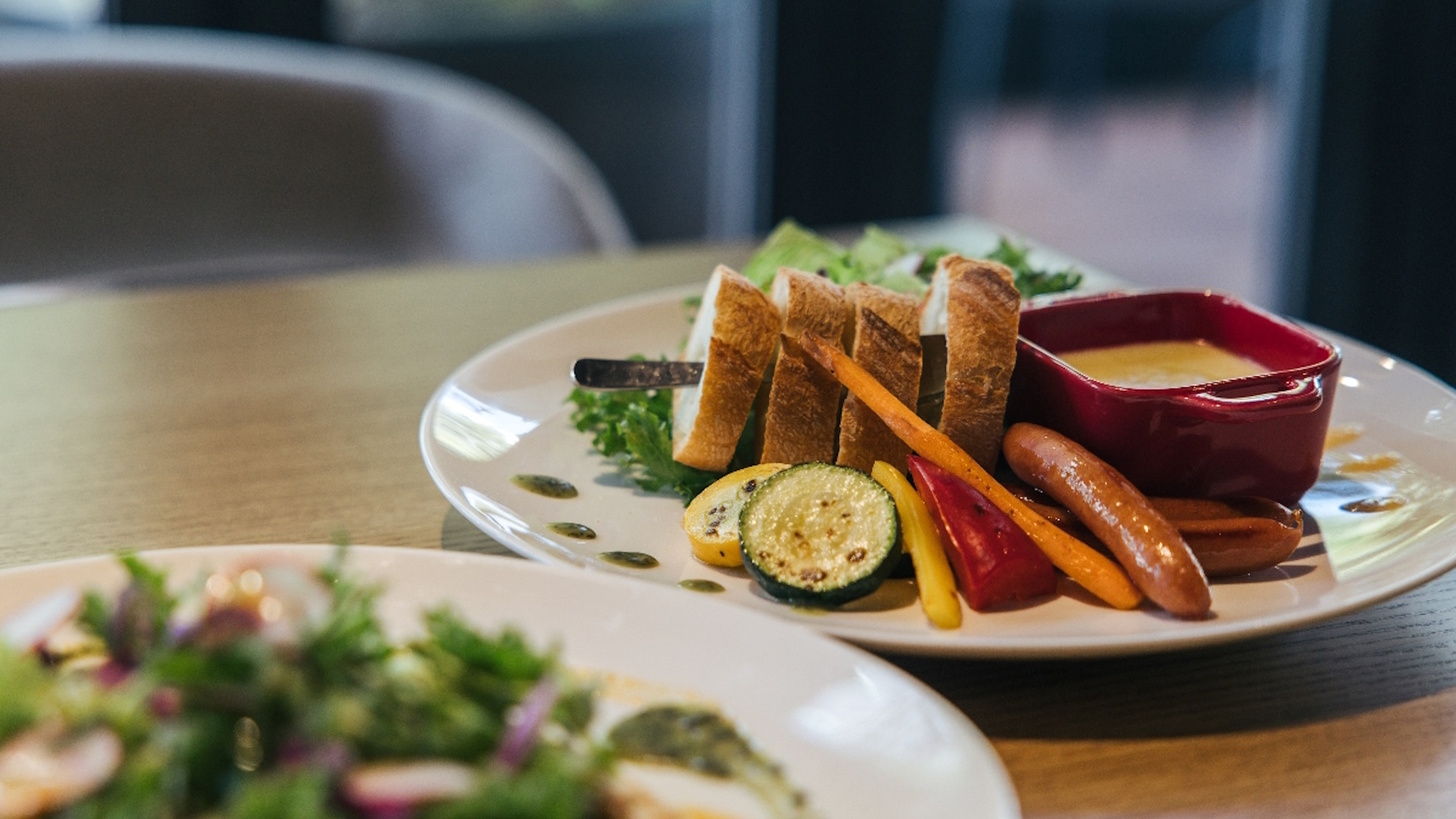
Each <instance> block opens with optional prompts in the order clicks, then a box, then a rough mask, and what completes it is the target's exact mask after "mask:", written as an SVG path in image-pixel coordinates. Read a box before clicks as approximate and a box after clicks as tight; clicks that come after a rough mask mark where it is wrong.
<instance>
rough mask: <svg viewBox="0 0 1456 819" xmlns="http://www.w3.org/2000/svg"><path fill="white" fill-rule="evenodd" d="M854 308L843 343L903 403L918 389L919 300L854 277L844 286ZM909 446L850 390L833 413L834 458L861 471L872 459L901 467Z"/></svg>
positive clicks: (910, 402)
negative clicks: (835, 433) (836, 444)
mask: <svg viewBox="0 0 1456 819" xmlns="http://www.w3.org/2000/svg"><path fill="white" fill-rule="evenodd" d="M844 295H845V296H846V297H847V298H848V299H849V301H850V304H851V305H853V307H854V309H853V312H852V314H851V319H852V320H851V321H850V322H849V323H847V324H846V326H845V332H844V338H845V343H844V347H845V349H846V350H849V352H850V356H851V357H853V358H854V360H855V361H856V362H857V363H858V364H859V365H860V366H862V367H864V368H865V370H867V371H868V372H869V374H870V375H872V376H874V377H875V380H877V381H879V382H880V383H881V384H883V385H885V388H886V389H888V390H889V391H890V392H891V393H892V394H894V396H895V397H896V398H898V399H900V400H901V401H903V402H905V404H906V405H907V406H912V407H913V406H915V399H916V397H917V394H918V393H919V390H920V337H919V329H920V305H919V304H918V303H917V301H916V300H915V299H914V298H913V297H911V296H907V295H905V294H903V293H894V292H891V291H889V290H886V289H885V288H883V287H876V286H874V285H872V284H865V283H864V282H856V283H854V284H851V285H848V286H847V287H845V288H844ZM909 454H910V447H908V446H906V445H905V443H904V442H903V441H901V440H900V439H899V438H898V437H896V435H895V433H893V432H891V431H890V428H889V427H887V426H885V422H883V421H881V420H880V418H879V416H878V415H875V413H874V411H873V410H871V409H870V408H869V407H866V406H865V405H864V402H862V401H860V400H859V398H857V397H855V396H854V395H850V396H848V397H846V398H845V399H844V409H843V410H842V411H841V412H840V415H839V454H838V456H837V459H836V462H837V463H839V464H840V465H841V466H851V467H854V468H855V469H860V470H863V471H865V472H868V471H870V468H871V467H872V466H874V464H875V461H885V462H887V463H889V464H890V465H891V466H893V467H895V468H896V469H898V470H900V471H901V472H904V471H905V456H907V455H909Z"/></svg>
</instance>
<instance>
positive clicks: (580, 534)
mask: <svg viewBox="0 0 1456 819" xmlns="http://www.w3.org/2000/svg"><path fill="white" fill-rule="evenodd" d="M546 528H547V529H550V530H551V531H553V532H555V533H556V534H558V535H565V536H567V537H572V538H576V539H577V540H595V539H596V537H597V533H596V530H595V529H592V528H591V527H590V526H586V525H584V524H580V523H572V522H570V521H565V520H561V521H557V522H555V523H548V524H546Z"/></svg>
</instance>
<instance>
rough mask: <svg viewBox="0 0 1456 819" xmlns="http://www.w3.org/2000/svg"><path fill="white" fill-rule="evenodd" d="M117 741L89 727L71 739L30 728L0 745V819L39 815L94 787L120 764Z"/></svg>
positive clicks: (49, 727)
mask: <svg viewBox="0 0 1456 819" xmlns="http://www.w3.org/2000/svg"><path fill="white" fill-rule="evenodd" d="M121 757H122V746H121V740H120V739H119V738H118V737H117V736H116V734H115V733H114V732H113V731H112V730H111V729H110V728H105V727H100V728H92V729H91V730H89V731H87V732H86V733H84V734H81V735H80V736H79V737H75V738H74V739H66V738H64V737H63V736H62V733H61V729H60V727H59V726H53V725H46V726H41V727H39V728H33V729H31V730H29V731H26V732H25V733H23V734H20V735H19V736H16V737H14V738H13V739H11V740H10V741H9V742H8V743H6V744H5V746H4V747H3V748H0V819H22V818H23V817H31V816H40V815H41V814H44V813H49V812H50V811H53V810H56V809H58V808H62V807H65V806H66V805H69V804H71V803H72V802H75V801H77V800H80V799H84V798H85V797H87V796H90V795H91V794H93V793H95V792H96V791H98V790H100V789H101V787H102V786H103V785H105V784H106V783H107V782H110V781H111V777H112V776H114V775H115V774H116V770H117V768H119V767H120V766H121Z"/></svg>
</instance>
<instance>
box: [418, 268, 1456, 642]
mask: <svg viewBox="0 0 1456 819" xmlns="http://www.w3.org/2000/svg"><path fill="white" fill-rule="evenodd" d="M699 290H700V288H679V289H674V290H670V291H660V292H656V293H650V294H646V295H642V296H638V297H635V298H630V299H626V300H621V301H616V302H612V303H608V304H603V305H598V306H596V307H594V308H591V309H588V310H584V311H580V312H576V313H572V314H569V315H566V316H563V317H560V318H558V319H555V320H553V321H550V322H547V323H545V324H542V325H539V326H537V327H535V328H532V329H529V330H527V331H524V332H522V333H519V334H517V335H515V336H512V337H510V338H507V339H505V340H503V341H501V342H499V343H497V344H495V345H493V346H491V347H490V348H488V349H486V350H485V351H483V352H481V353H480V354H478V355H477V356H475V357H474V358H472V359H471V360H469V361H467V362H466V363H465V364H463V365H462V366H461V367H460V368H459V369H457V370H456V372H454V373H453V374H452V375H451V376H450V377H449V378H448V379H446V381H445V382H444V383H443V384H441V386H440V387H439V389H438V390H437V391H436V392H435V394H434V396H433V397H432V398H431V400H430V402H429V403H428V405H427V406H426V408H425V411H424V414H423V417H422V419H421V425H420V445H421V450H422V453H423V457H424V461H425V465H426V467H427V468H428V470H429V472H430V475H431V477H432V478H433V479H434V481H435V483H436V485H437V486H438V487H439V489H440V491H441V492H443V493H444V495H445V496H446V497H447V498H448V499H449V501H450V503H451V504H452V505H453V506H454V507H455V508H456V509H457V510H459V511H460V513H461V514H462V515H464V516H465V517H466V518H467V519H469V520H470V521H471V522H473V523H474V524H475V525H476V526H478V527H479V528H480V529H482V530H483V531H485V532H486V533H487V534H489V535H490V536H492V537H494V538H495V539H496V540H498V541H500V542H501V543H502V544H504V545H505V546H507V547H508V548H510V549H512V550H514V551H516V552H517V553H519V554H522V555H524V556H527V557H531V558H534V559H536V560H540V561H545V562H548V563H557V564H566V565H573V566H578V567H583V568H587V569H589V570H594V571H600V572H607V573H614V574H625V575H630V576H633V577H635V578H637V579H639V580H642V581H646V582H648V583H655V584H659V585H665V586H678V585H680V584H682V585H686V586H688V587H691V588H704V587H705V586H704V584H703V583H702V582H701V581H710V582H711V584H713V585H712V586H706V587H707V588H713V587H715V586H716V587H721V589H722V591H721V592H719V593H716V594H714V595H712V596H713V597H714V598H715V599H719V600H723V601H728V602H732V603H736V604H739V605H741V606H745V607H748V608H753V609H757V610H760V611H765V612H768V613H771V614H773V615H776V616H778V617H780V618H783V619H787V620H791V621H796V622H799V623H803V624H805V625H808V626H810V627H812V628H815V629H818V630H820V631H822V632H825V633H828V634H831V635H835V636H837V637H840V638H843V639H846V640H849V641H851V642H854V643H857V644H859V645H862V646H865V647H869V648H873V649H876V650H882V651H890V652H903V653H917V654H935V655H944V656H964V657H983V658H996V657H1004V658H1011V657H1024V658H1034V657H1044V658H1054V657H1086V656H1109V655H1123V654H1136V653H1149V652H1157V651H1166V650H1172V649H1181V648H1189V647H1195V646H1205V645H1211V644H1216V643H1223V642H1229V641H1234V640H1241V639H1247V638H1250V637H1254V636H1258V635H1263V634H1269V633H1275V632H1280V631H1287V630H1291V629H1295V628H1300V627H1304V626H1308V625H1311V624H1314V623H1317V622H1320V621H1323V620H1326V619H1329V618H1332V617H1336V616H1338V615H1341V614H1345V613H1349V612H1352V611H1356V610H1358V609H1361V608H1364V607H1366V606H1370V605H1373V604H1375V603H1378V602H1380V601H1383V600H1386V599H1388V598H1390V597H1393V596H1395V595H1398V594H1400V593H1402V592H1404V591H1407V590H1409V589H1412V588H1414V587H1416V586H1419V585H1421V584H1423V583H1425V582H1427V581H1429V580H1431V579H1433V578H1435V577H1437V576H1439V575H1441V574H1442V573H1444V572H1446V571H1447V570H1449V569H1451V568H1452V567H1453V565H1456V548H1453V547H1456V392H1453V391H1452V389H1451V388H1450V387H1449V386H1447V385H1445V384H1443V383H1441V382H1440V381H1438V380H1436V379H1434V378H1432V377H1431V376H1429V375H1427V374H1426V373H1424V372H1423V371H1421V370H1419V369H1417V368H1416V367H1413V366H1411V365H1409V364H1407V363H1405V362H1403V361H1400V360H1398V359H1396V358H1394V357H1391V356H1389V355H1387V354H1385V353H1383V352H1381V351H1379V350H1376V349H1373V348H1371V347H1368V346H1366V345H1363V344H1361V343H1359V342H1356V341H1354V340H1351V339H1348V338H1344V337H1341V336H1338V335H1336V334H1333V333H1329V332H1327V331H1323V330H1319V329H1318V328H1312V329H1313V330H1314V332H1316V333H1318V334H1320V335H1322V336H1324V337H1325V338H1327V339H1329V340H1331V341H1332V342H1334V343H1335V344H1337V345H1338V346H1339V347H1340V348H1341V351H1342V353H1343V356H1344V364H1343V369H1342V371H1341V375H1340V383H1339V390H1338V399H1337V400H1336V402H1335V407H1334V413H1333V416H1332V421H1331V434H1330V446H1329V447H1328V449H1327V451H1326V454H1325V457H1324V460H1323V463H1322V465H1321V474H1320V478H1319V482H1318V483H1317V484H1316V485H1315V487H1314V488H1313V489H1311V490H1310V491H1309V492H1308V493H1306V494H1305V496H1304V497H1303V499H1302V500H1301V504H1300V505H1301V506H1302V508H1303V510H1304V514H1305V519H1306V535H1305V538H1304V540H1303V541H1302V542H1301V544H1300V546H1299V548H1298V549H1297V550H1296V552H1295V553H1294V555H1293V557H1292V558H1291V559H1290V560H1288V561H1286V562H1285V563H1283V564H1281V565H1280V566H1277V567H1275V568H1272V569H1267V570H1265V571H1262V572H1259V573H1256V574H1253V575H1249V576H1246V577H1241V578H1235V579H1229V580H1221V581H1215V582H1214V584H1213V616H1212V617H1210V618H1209V619H1206V620H1201V621H1196V622H1190V621H1181V620H1177V619H1175V618H1172V617H1170V616H1166V615H1164V614H1162V613H1160V612H1155V611H1152V610H1150V609H1147V608H1144V609H1141V610H1138V611H1133V612H1124V611H1115V610H1112V609H1110V608H1106V607H1103V606H1101V605H1098V604H1096V603H1094V602H1090V601H1089V599H1088V598H1086V596H1085V595H1080V594H1078V593H1077V590H1076V589H1074V588H1070V587H1071V584H1066V586H1067V588H1069V589H1070V591H1069V593H1066V594H1061V595H1059V596H1057V597H1055V598H1052V599H1047V600H1042V601H1037V602H1034V603H1032V604H1030V605H1025V606H1022V607H1018V608H1014V609H1011V610H1006V611H995V612H990V613H976V612H972V611H970V610H969V609H967V610H966V611H965V612H964V615H965V616H964V617H963V620H962V625H961V626H960V628H958V629H955V630H938V629H935V628H933V627H932V626H930V625H929V624H928V623H927V621H926V619H925V616H924V614H923V613H922V611H921V609H920V606H919V604H918V601H917V599H916V596H915V591H914V588H913V584H911V583H910V581H906V580H891V581H888V582H887V583H886V584H885V585H884V586H882V587H881V588H880V589H879V590H878V591H876V592H875V593H874V594H872V595H870V596H869V597H866V598H863V599H861V600H859V601H856V602H855V603H852V604H850V605H847V606H844V607H842V608H839V609H835V610H829V611H826V610H815V609H804V608H798V607H792V606H787V605H784V604H781V603H778V602H775V601H774V600H772V599H771V598H769V597H768V596H767V595H766V594H765V593H763V592H762V591H761V590H760V589H759V588H758V587H757V586H756V585H755V584H754V582H753V581H752V580H750V579H749V577H748V576H747V574H746V573H744V572H743V571H742V570H737V569H718V568H714V567H710V566H706V565H703V564H702V563H699V562H698V561H696V560H695V559H694V558H693V557H692V555H691V553H690V548H689V544H688V540H687V536H686V535H685V534H684V533H683V530H682V513H683V502H682V500H681V499H680V498H679V497H677V496H675V495H670V494H657V493H648V492H644V491H642V490H640V489H637V488H636V487H635V486H634V485H633V484H632V483H631V482H630V481H628V480H626V479H625V478H624V477H623V476H622V475H621V474H620V473H619V471H618V469H617V467H616V465H615V464H614V463H613V462H612V461H611V460H609V459H607V458H604V457H602V456H600V455H599V454H597V453H596V452H594V451H593V449H592V446H591V440H590V436H588V435H587V434H585V433H582V432H579V431H577V430H576V429H575V428H574V427H573V425H572V422H571V412H572V405H571V404H570V403H569V402H568V400H567V399H568V396H569V394H570V392H571V389H572V384H571V381H570V378H569V376H568V372H569V368H570V365H571V363H572V362H573V361H574V360H575V359H577V358H581V357H602V358H612V357H617V358H621V357H627V356H629V355H633V354H642V355H647V356H649V357H656V356H659V355H665V356H667V357H674V356H675V354H676V351H677V350H678V349H679V348H680V345H681V344H682V341H683V339H684V337H685V335H686V333H687V330H688V327H689V324H688V320H687V318H686V312H685V307H684V299H685V298H687V297H689V296H695V295H698V293H699ZM522 475H547V476H550V477H553V478H557V479H560V480H563V481H566V482H569V483H570V484H572V485H573V486H575V487H576V489H577V494H576V496H575V497H573V498H570V499H560V498H552V497H546V496H543V495H541V494H537V493H534V492H531V491H527V490H526V489H524V488H523V487H522V486H521V485H520V483H519V478H518V476H522ZM513 478H514V479H517V480H515V481H513ZM561 524H576V525H578V526H582V527H587V529H589V530H590V531H591V532H592V533H594V535H595V536H594V537H593V538H591V539H583V538H581V537H573V536H568V535H566V534H562V532H576V533H581V532H583V531H584V530H580V529H573V528H572V527H569V526H563V525H561ZM616 552H632V553H640V554H644V555H648V556H650V558H651V560H648V561H643V562H645V563H651V564H652V565H651V566H650V567H642V566H641V565H640V564H639V565H638V566H637V567H632V566H623V565H620V564H618V563H614V562H611V557H612V553H616ZM604 556H605V557H604ZM681 593H683V594H693V593H694V592H692V591H682V592H681Z"/></svg>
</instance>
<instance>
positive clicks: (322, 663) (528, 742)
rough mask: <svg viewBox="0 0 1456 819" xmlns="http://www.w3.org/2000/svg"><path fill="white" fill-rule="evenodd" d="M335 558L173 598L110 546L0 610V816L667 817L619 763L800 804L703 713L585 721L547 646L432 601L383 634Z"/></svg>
mask: <svg viewBox="0 0 1456 819" xmlns="http://www.w3.org/2000/svg"><path fill="white" fill-rule="evenodd" d="M345 554H346V550H344V549H340V550H339V552H338V553H337V555H336V557H335V558H334V560H332V561H330V562H328V563H327V564H325V565H322V566H310V565H305V564H302V563H293V562H284V561H270V562H263V563H255V564H251V565H241V566H236V567H233V568H230V569H226V570H218V571H213V572H211V573H209V574H206V575H205V576H202V577H199V578H197V579H196V580H195V581H194V582H192V583H190V584H188V585H186V586H185V587H184V588H182V590H181V591H180V592H178V591H173V588H174V586H173V585H172V584H169V582H168V578H167V577H166V576H165V574H163V573H162V572H161V571H159V570H158V569H156V568H154V567H153V566H151V565H149V564H148V563H147V562H145V561H143V560H141V559H140V558H137V557H135V556H131V555H124V556H122V557H121V558H120V559H121V561H122V563H123V565H124V567H125V569H126V572H127V574H128V576H129V582H128V583H127V585H126V586H125V588H124V589H123V590H122V591H121V592H120V593H119V594H117V595H114V596H111V595H105V594H102V593H100V592H96V591H89V592H88V591H83V590H80V589H61V590H59V591H56V592H54V593H52V594H50V595H47V596H45V597H43V598H41V599H40V600H38V601H36V602H35V603H33V604H31V605H30V606H28V607H26V608H25V609H23V610H22V611H20V612H19V613H17V614H15V615H13V616H12V617H10V618H9V619H8V620H6V621H5V622H3V623H0V819H14V818H16V817H36V816H58V817H78V818H79V817H97V818H98V819H99V818H100V817H142V816H145V817H237V818H238V819H244V818H247V817H258V818H259V819H263V817H268V818H269V819H277V818H278V817H285V818H288V817H298V819H305V818H308V819H312V818H313V817H329V818H332V817H339V818H340V819H342V818H343V817H373V818H374V819H384V818H385V817H390V818H391V819H393V818H396V817H441V818H443V817H512V818H513V819H531V818H532V817H541V818H542V819H546V818H548V817H549V818H551V819H555V818H556V817H561V818H562V819H565V817H658V818H661V817H672V816H676V815H677V814H675V813H673V812H671V811H669V810H667V809H666V808H665V807H663V806H661V805H658V804H656V803H655V802H654V800H653V799H652V797H650V796H649V795H647V794H645V793H642V792H640V790H630V791H629V790H628V789H626V788H621V787H618V786H617V785H616V784H615V783H614V777H613V774H614V771H615V769H616V766H617V765H618V763H620V762H625V761H633V762H640V763H650V764H662V765H668V766H673V767H677V768H682V769H687V770H689V771H692V772H694V773H698V774H702V775H704V776H707V777H711V778H715V779H724V780H735V781H737V782H739V783H741V784H742V785H743V786H744V787H745V788H747V789H748V790H749V791H751V792H752V793H754V794H755V795H757V796H758V797H759V798H760V800H761V801H762V802H763V804H764V808H765V811H766V812H767V813H768V814H769V815H772V816H775V817H784V818H785V819H792V818H794V817H808V816H810V815H811V814H810V813H809V811H808V808H807V807H806V805H805V800H804V797H803V796H802V794H800V793H799V792H798V791H796V790H794V789H793V788H791V787H789V786H788V785H787V784H786V783H785V782H784V780H783V777H782V775H781V773H780V772H779V770H778V768H777V766H775V765H773V764H772V763H770V762H768V761H767V760H765V759H763V758H762V757H761V756H760V755H759V754H758V752H757V751H755V750H754V749H753V748H752V747H751V746H750V745H749V743H748V742H747V741H746V740H745V739H744V738H743V737H742V735H741V734H739V733H738V732H737V730H736V729H735V727H734V726H733V724H732V723H731V722H729V721H728V720H727V719H725V718H724V717H723V716H722V715H720V714H719V713H718V712H717V711H715V710H713V709H711V708H708V707H704V706H699V705H691V706H681V705H662V704H653V705H648V706H646V707H643V708H641V710H637V711H636V712H635V713H632V714H630V715H628V716H626V717H625V718H623V719H621V720H618V721H616V722H615V723H614V724H612V725H610V726H603V725H601V724H600V723H601V719H600V718H599V716H598V709H597V704H598V703H597V696H596V691H595V690H594V683H593V681H592V680H589V679H585V678H583V677H581V676H580V675H573V674H572V673H570V671H569V670H568V669H565V668H563V667H562V664H561V663H560V662H559V660H558V657H557V655H556V653H555V652H554V651H539V650H536V649H533V648H532V647H531V646H530V645H529V644H528V642H527V640H526V638H525V637H524V635H523V634H522V633H520V632H519V631H516V630H514V629H512V628H505V629H503V630H501V631H500V632H498V633H494V634H490V633H485V632H483V631H481V630H479V629H477V628H475V627H474V626H472V625H471V624H470V623H468V622H466V621H465V620H464V619H462V618H461V617H460V616H458V615H456V614H455V613H454V612H452V611H451V610H450V609H448V608H438V609H434V610H430V611H427V612H425V613H424V615H423V618H422V623H421V626H422V627H421V628H420V629H419V633H418V635H417V636H415V637H413V638H412V639H410V640H409V641H407V642H404V643H398V642H394V641H391V640H390V639H389V638H388V637H387V635H386V633H385V629H384V626H383V625H382V623H381V620H380V618H379V616H378V615H377V614H376V606H375V602H376V598H377V595H378V593H379V590H378V589H376V588H373V587H371V586H368V585H364V584H361V583H359V582H356V581H355V580H353V579H351V578H350V576H349V575H348V573H347V572H345V571H344V567H343V560H344V555H345ZM639 707H640V706H639Z"/></svg>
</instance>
